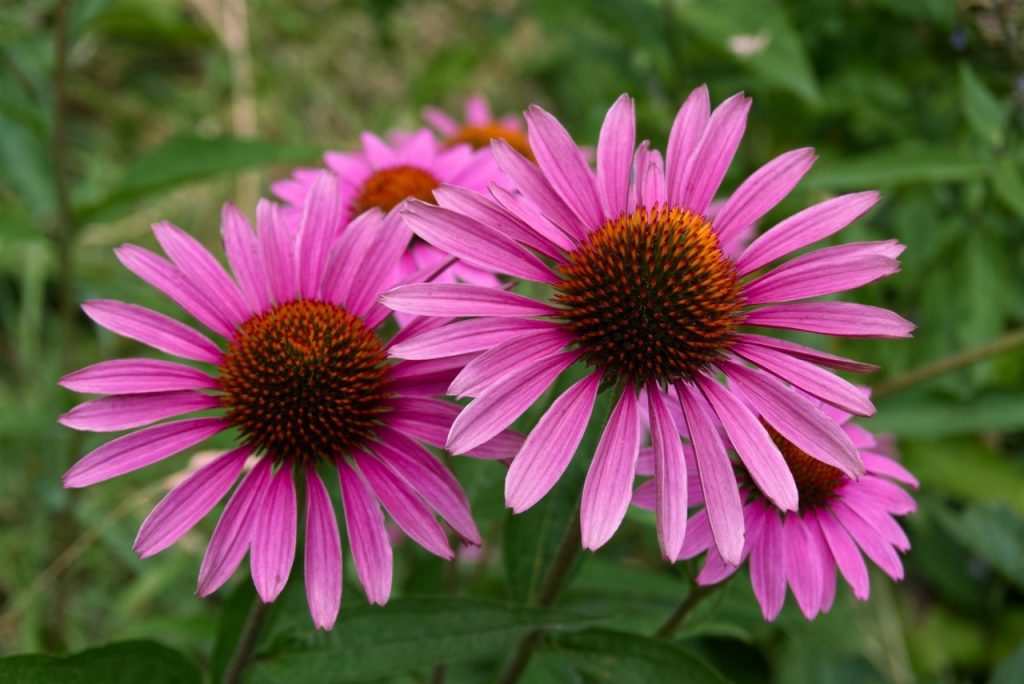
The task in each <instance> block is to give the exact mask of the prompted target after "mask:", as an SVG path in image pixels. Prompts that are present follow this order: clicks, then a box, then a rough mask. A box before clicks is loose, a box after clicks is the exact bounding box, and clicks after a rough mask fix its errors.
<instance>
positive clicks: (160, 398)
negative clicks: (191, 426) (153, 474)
mask: <svg viewBox="0 0 1024 684" xmlns="http://www.w3.org/2000/svg"><path fill="white" fill-rule="evenodd" d="M217 406H220V399H218V398H217V397H216V396H214V395H212V394H203V393H201V392H193V391H191V390H180V391H177V392H153V393H151V394H124V395H120V396H113V397H103V398H102V399H93V400H92V401H87V402H85V403H82V404H79V405H78V406H76V407H75V408H73V409H71V410H70V411H68V412H67V413H65V414H64V415H62V416H61V417H60V418H59V419H58V421H59V422H60V424H61V425H64V426H66V427H69V428H73V429H75V430H87V431H90V432H117V431H119V430H130V429H131V428H137V427H142V426H143V425H149V424H150V423H154V422H156V421H158V420H163V419H164V418H171V417H173V416H180V415H182V414H184V413H192V412H193V411H203V410H205V409H211V408H216V407H217Z"/></svg>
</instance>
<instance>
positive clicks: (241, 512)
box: [196, 457, 273, 596]
mask: <svg viewBox="0 0 1024 684" xmlns="http://www.w3.org/2000/svg"><path fill="white" fill-rule="evenodd" d="M272 467H273V460H272V459H270V458H267V457H263V458H261V459H260V460H259V462H258V463H257V464H256V467H255V468H253V469H252V470H251V471H249V474H248V475H246V477H245V479H244V480H242V484H240V485H238V489H237V490H235V493H234V495H232V497H231V500H230V501H228V505H227V506H225V507H224V513H222V514H221V516H220V520H218V521H217V527H216V528H214V530H213V536H212V537H210V544H209V545H208V546H207V547H206V554H205V555H203V564H202V565H201V566H200V568H199V581H198V583H197V585H196V593H197V594H198V595H200V596H208V595H210V594H212V593H213V592H215V591H217V589H219V588H220V587H221V586H222V585H223V584H224V583H225V582H227V581H228V579H230V577H231V574H232V573H233V572H234V571H235V568H237V567H238V564H239V563H241V562H242V558H243V557H244V556H245V552H246V551H248V550H249V542H250V540H251V539H252V532H253V528H255V526H256V520H257V517H258V516H257V514H258V512H259V510H260V505H261V504H262V503H263V497H264V496H265V495H266V492H267V487H269V486H270V478H271V469H272Z"/></svg>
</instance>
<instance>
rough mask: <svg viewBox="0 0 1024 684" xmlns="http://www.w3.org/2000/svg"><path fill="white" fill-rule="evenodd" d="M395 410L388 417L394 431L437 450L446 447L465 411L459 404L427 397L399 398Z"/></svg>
mask: <svg viewBox="0 0 1024 684" xmlns="http://www.w3.org/2000/svg"><path fill="white" fill-rule="evenodd" d="M391 407H392V410H391V413H390V414H389V415H388V416H387V422H388V425H389V426H390V427H392V428H394V429H395V430H398V431H400V432H403V433H405V434H407V435H409V436H410V437H415V438H416V439H418V440H420V441H423V442H426V443H427V444H433V445H434V446H444V444H445V442H446V441H447V439H448V430H449V429H450V428H451V425H452V422H453V421H454V420H455V418H456V417H457V416H458V415H459V412H460V411H461V407H459V406H458V405H457V404H452V403H451V402H448V401H443V400H440V399H432V398H426V397H396V398H394V399H392V400H391Z"/></svg>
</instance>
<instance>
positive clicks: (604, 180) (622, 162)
mask: <svg viewBox="0 0 1024 684" xmlns="http://www.w3.org/2000/svg"><path fill="white" fill-rule="evenodd" d="M635 146H636V108H635V106H634V104H633V98H631V97H630V96H629V95H627V94H626V93H623V94H622V95H620V96H619V99H617V100H616V101H615V104H613V105H612V107H611V109H609V110H608V114H607V115H605V117H604V123H603V124H602V125H601V133H600V135H599V136H598V140H597V187H598V188H599V189H600V191H601V192H600V195H601V202H602V206H603V208H604V215H605V216H606V217H607V218H609V219H614V218H616V217H618V216H619V215H620V214H622V213H623V212H624V211H626V200H627V197H628V194H629V177H630V172H631V171H632V168H631V164H632V161H633V148H634V147H635Z"/></svg>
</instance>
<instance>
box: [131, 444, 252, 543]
mask: <svg viewBox="0 0 1024 684" xmlns="http://www.w3.org/2000/svg"><path fill="white" fill-rule="evenodd" d="M250 453H252V449H251V448H250V447H248V446H243V447H239V448H238V449H235V450H233V451H229V452H228V453H226V454H224V455H223V456H218V457H217V458H216V459H214V460H213V461H210V462H209V463H207V464H206V465H205V466H203V467H202V468H200V469H199V470H197V471H196V472H194V473H192V474H191V475H189V477H188V479H186V480H185V481H184V482H182V483H181V484H179V485H178V486H176V487H175V488H174V489H172V490H171V491H170V492H168V493H167V496H165V497H164V498H163V499H161V500H160V503H158V504H157V505H156V507H155V508H154V509H153V510H152V511H151V512H150V514H149V515H148V516H146V520H145V521H144V522H143V523H142V527H140V528H139V534H138V535H137V536H136V537H135V544H133V545H132V549H133V550H134V551H135V553H137V554H139V557H140V558H148V557H149V556H152V555H154V554H157V553H160V552H161V551H163V550H164V549H166V548H167V547H169V546H171V545H172V544H173V543H174V542H176V541H178V540H179V539H181V537H182V535H184V534H185V533H186V532H188V531H189V530H191V529H192V528H193V527H195V525H196V523H198V522H199V521H200V520H202V519H203V518H204V517H206V514H207V513H209V512H210V510H211V509H212V508H213V507H214V506H216V505H217V502H218V501H220V500H221V499H223V498H224V495H225V494H227V493H228V491H229V490H230V489H231V485H233V484H235V480H237V479H238V475H239V473H241V472H242V466H244V465H245V459H246V458H248V457H249V454H250Z"/></svg>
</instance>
